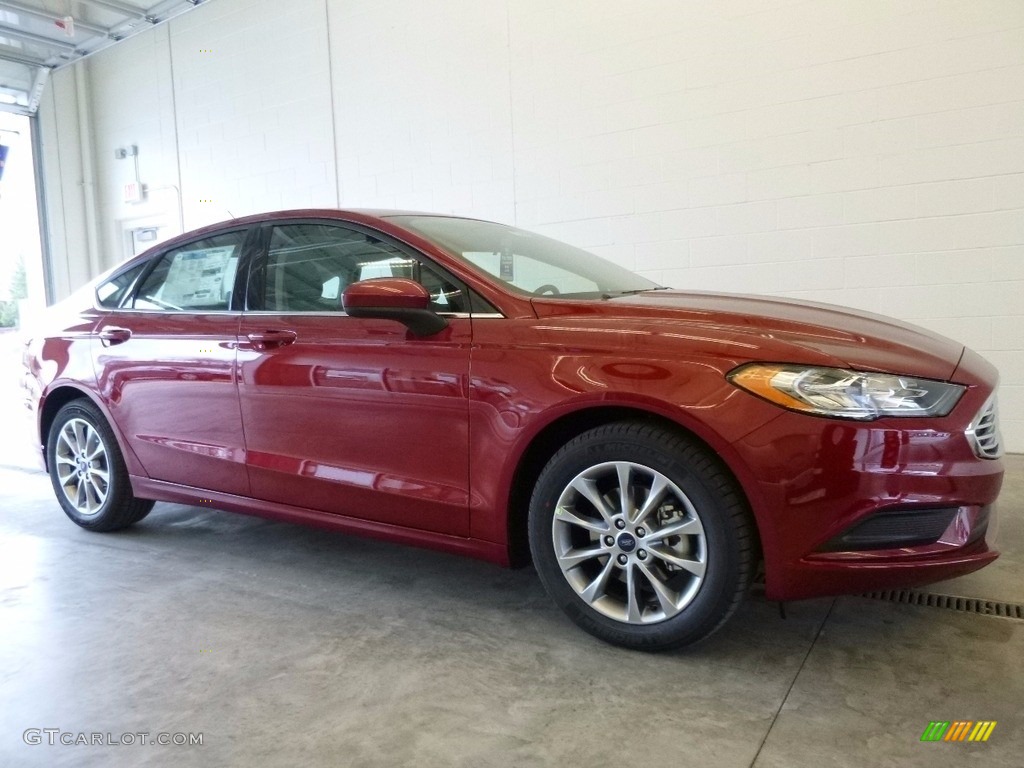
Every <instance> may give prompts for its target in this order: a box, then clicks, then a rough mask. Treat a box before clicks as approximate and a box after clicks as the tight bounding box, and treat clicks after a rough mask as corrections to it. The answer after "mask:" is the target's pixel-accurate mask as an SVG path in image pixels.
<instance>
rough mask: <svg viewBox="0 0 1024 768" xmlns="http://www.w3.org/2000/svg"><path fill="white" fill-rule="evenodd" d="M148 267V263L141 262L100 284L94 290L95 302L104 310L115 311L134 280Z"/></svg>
mask: <svg viewBox="0 0 1024 768" xmlns="http://www.w3.org/2000/svg"><path fill="white" fill-rule="evenodd" d="M148 265H149V262H143V263H142V264H139V265H138V266H136V267H132V268H131V269H129V270H127V271H126V272H122V273H121V274H119V275H117V276H116V277H112V278H110V279H109V280H107V281H105V282H102V283H100V284H99V286H97V288H96V301H97V302H99V305H100V306H101V307H105V308H106V309H117V308H118V307H119V306H121V302H122V301H124V297H125V295H126V294H127V293H128V291H129V290H131V287H132V285H134V284H135V280H136V279H137V278H138V276H139V275H140V274H141V273H142V271H143V270H144V269H145V268H146V267H147V266H148Z"/></svg>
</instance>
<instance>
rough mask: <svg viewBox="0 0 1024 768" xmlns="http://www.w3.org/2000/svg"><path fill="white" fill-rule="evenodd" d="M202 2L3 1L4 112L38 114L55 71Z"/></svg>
mask: <svg viewBox="0 0 1024 768" xmlns="http://www.w3.org/2000/svg"><path fill="white" fill-rule="evenodd" d="M205 1H206V2H209V0H205ZM202 2H204V0H159V1H157V0H0V109H3V110H7V111H10V112H18V113H21V114H32V113H34V112H35V111H36V108H37V107H38V105H39V98H40V96H41V95H42V91H43V88H44V87H45V85H46V79H47V76H48V75H49V73H50V72H51V71H52V70H54V69H59V68H60V67H64V66H67V65H68V64H71V63H73V62H75V61H77V60H78V59H80V58H82V57H83V56H88V55H89V54H91V53H95V52H96V51H98V50H101V49H103V48H107V47H108V46H111V45H114V44H115V43H116V42H118V41H119V40H123V39H125V38H126V37H130V36H131V35H133V34H135V33H137V32H141V31H142V30H145V29H149V28H150V27H152V26H154V25H156V24H160V23H161V22H164V21H167V19H169V18H172V17H174V16H177V15H179V14H181V13H184V12H185V11H188V10H190V9H191V8H194V7H195V6H197V5H199V4H200V3H202Z"/></svg>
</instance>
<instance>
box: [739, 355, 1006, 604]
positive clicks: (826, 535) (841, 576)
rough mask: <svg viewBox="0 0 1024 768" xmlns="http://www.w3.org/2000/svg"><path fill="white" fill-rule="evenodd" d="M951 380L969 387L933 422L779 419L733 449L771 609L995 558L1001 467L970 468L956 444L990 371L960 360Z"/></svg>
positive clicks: (972, 459)
mask: <svg viewBox="0 0 1024 768" xmlns="http://www.w3.org/2000/svg"><path fill="white" fill-rule="evenodd" d="M953 380H954V381H957V382H958V383H962V384H966V385H967V387H968V389H967V392H966V393H965V394H964V396H963V398H962V399H961V401H960V403H959V404H958V405H957V407H956V408H955V409H954V410H953V412H952V413H951V414H950V415H949V416H947V417H944V418H939V419H883V420H878V421H874V422H868V423H862V422H860V423H858V422H849V421H840V420H835V419H823V418H817V417H812V416H806V415H803V414H797V413H790V412H786V413H784V414H782V415H781V416H779V417H778V418H776V419H775V420H773V421H772V422H770V423H768V424H766V425H765V426H763V427H761V428H760V429H758V430H755V431H754V432H753V433H751V434H749V435H747V436H746V437H745V438H743V439H742V440H740V441H739V442H738V443H735V444H734V445H733V446H732V447H733V448H734V449H735V450H736V451H737V452H738V454H739V459H740V461H742V462H743V464H744V465H745V466H746V467H748V468H751V470H752V471H751V472H750V473H749V475H748V476H749V477H752V478H754V479H753V480H752V483H751V484H752V485H753V487H748V488H747V491H748V497H749V498H750V501H751V506H752V507H753V509H754V513H755V516H756V518H757V523H758V529H759V532H760V535H761V541H762V549H763V552H764V559H765V582H766V583H765V587H766V595H767V596H768V597H769V598H770V599H774V600H792V599H798V598H806V597H816V596H823V595H835V594H852V593H858V592H865V591H872V590H878V589H898V588H906V587H914V586H920V585H923V584H929V583H933V582H937V581H943V580H946V579H951V578H954V577H956V576H962V575H964V574H966V573H970V572H972V571H975V570H978V569H979V568H982V567H984V566H985V565H988V564H989V563H991V562H992V561H993V560H995V559H996V558H997V557H998V552H997V551H995V549H994V535H995V528H996V506H995V504H996V498H997V497H998V495H999V490H1000V488H1001V485H1002V478H1003V465H1002V462H1001V461H999V460H998V459H983V458H979V457H978V456H977V455H976V452H975V446H974V445H973V444H972V442H971V441H970V439H969V437H968V434H967V432H968V429H969V427H970V426H971V424H972V421H973V420H974V419H975V417H976V415H977V414H978V413H979V411H981V410H982V409H983V408H984V407H985V405H986V403H987V402H988V399H989V397H990V395H991V393H992V391H993V389H994V387H995V382H996V372H995V370H994V369H993V368H992V367H991V366H989V365H988V363H986V362H985V361H983V360H982V359H981V358H979V357H977V356H976V355H974V354H973V353H971V352H969V351H968V352H967V353H965V356H964V361H963V362H962V363H961V365H960V367H959V368H958V369H957V371H956V373H955V374H954V376H953ZM753 468H756V471H753ZM886 536H889V537H890V539H889V540H888V541H887V540H886V538H885V537H886Z"/></svg>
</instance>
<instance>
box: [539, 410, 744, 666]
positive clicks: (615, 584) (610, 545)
mask: <svg viewBox="0 0 1024 768" xmlns="http://www.w3.org/2000/svg"><path fill="white" fill-rule="evenodd" d="M530 548H531V551H532V554H533V560H534V565H535V567H536V569H537V572H538V574H539V575H540V578H541V581H542V582H543V583H544V586H545V588H546V589H547V591H548V593H549V594H550V595H551V596H552V597H553V598H554V600H555V602H557V603H558V604H559V606H561V608H562V609H563V610H564V611H565V612H566V614H568V616H569V617H570V618H571V619H572V620H573V621H574V622H576V623H577V624H578V625H579V626H581V627H582V628H583V629H585V630H586V631H587V632H590V633H591V634H593V635H595V636H597V637H599V638H601V639H603V640H606V641H608V642H610V643H614V644H615V645H621V646H625V647H628V648H635V649H638V650H650V651H656V650H666V649H669V648H678V647H681V646H685V645H690V644H692V643H695V642H697V641H699V640H702V639H704V638H706V637H708V636H709V635H710V634H712V633H713V632H714V631H715V630H717V629H718V628H719V627H721V626H722V624H724V623H725V621H726V620H727V619H728V618H729V617H730V616H731V615H732V614H733V613H734V612H735V610H736V608H737V607H738V606H739V604H740V602H741V600H742V599H743V597H744V595H745V594H746V592H747V590H748V588H749V586H750V581H751V579H752V575H753V571H754V566H755V559H756V546H755V537H754V528H753V524H752V523H751V520H750V516H749V513H748V511H747V507H746V504H745V502H744V500H743V497H742V494H741V493H740V492H739V490H738V489H737V487H736V484H735V481H734V480H733V479H732V478H731V477H730V476H729V475H728V474H727V473H726V472H725V471H724V470H723V468H722V467H721V466H720V465H719V464H718V462H717V461H715V460H714V459H713V458H712V457H711V456H710V455H709V453H708V452H707V450H706V449H705V448H703V447H702V446H700V445H699V444H698V443H696V442H695V441H693V440H690V439H687V438H686V437H685V436H683V435H680V434H676V433H674V432H671V431H668V430H664V429H660V428H658V427H652V426H649V425H645V424H642V423H637V422H619V423H615V424H609V425H606V426H602V427H598V428H596V429H592V430H590V431H588V432H585V433H583V434H582V435H580V436H578V437H576V438H575V439H573V440H572V441H570V442H569V443H567V444H566V445H565V446H564V447H563V448H562V449H561V450H560V451H558V453H556V454H555V455H554V456H553V457H552V458H551V460H550V461H549V462H548V464H547V466H546V467H545V468H544V470H543V471H542V472H541V475H540V478H539V479H538V481H537V485H536V487H535V489H534V493H533V498H532V500H531V504H530Z"/></svg>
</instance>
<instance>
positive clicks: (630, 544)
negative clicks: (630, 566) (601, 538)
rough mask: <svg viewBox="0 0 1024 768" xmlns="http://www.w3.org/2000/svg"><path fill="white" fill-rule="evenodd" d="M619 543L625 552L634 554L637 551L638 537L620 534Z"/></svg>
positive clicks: (630, 534)
mask: <svg viewBox="0 0 1024 768" xmlns="http://www.w3.org/2000/svg"><path fill="white" fill-rule="evenodd" d="M617 543H618V545H619V549H621V550H622V551H623V552H632V551H633V550H634V549H636V537H635V536H634V535H633V534H632V533H625V532H624V533H620V534H619V539H618V542H617Z"/></svg>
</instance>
